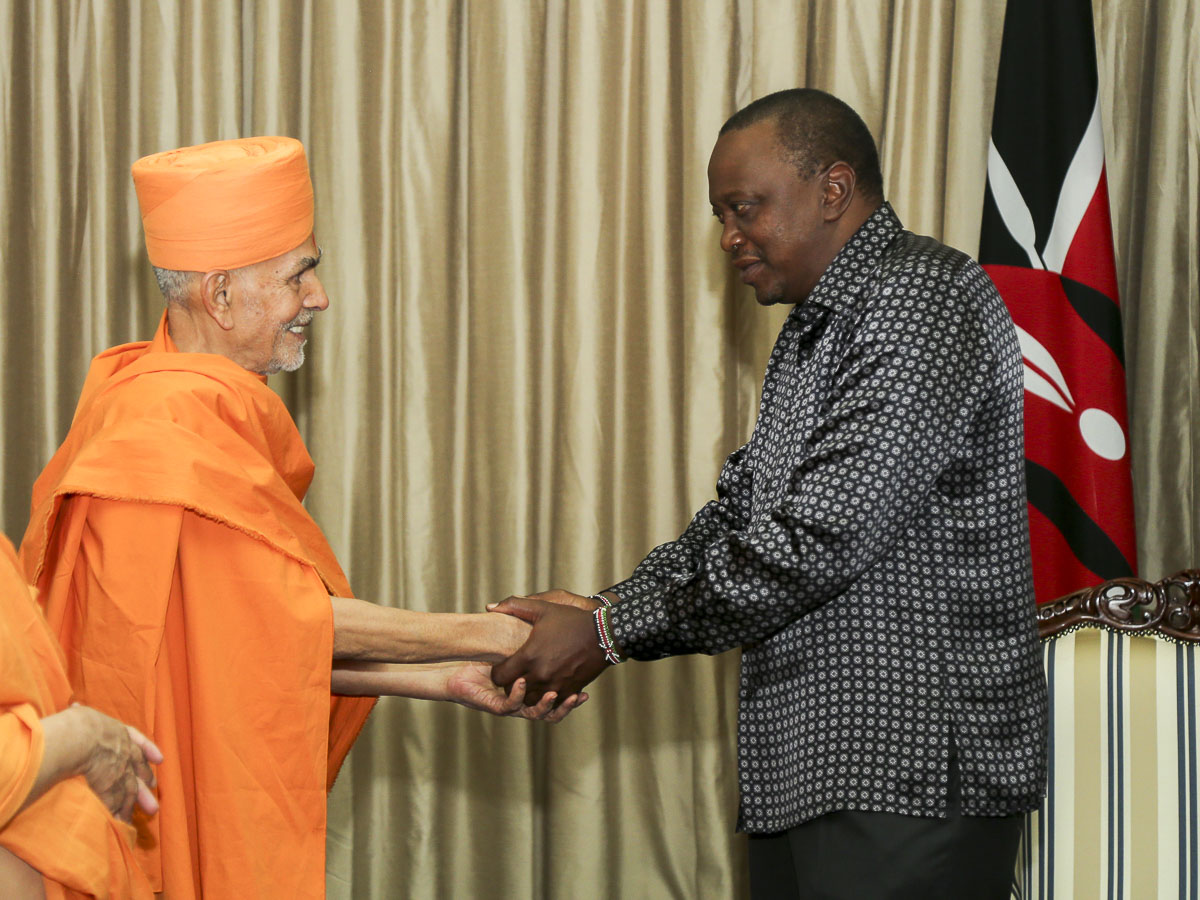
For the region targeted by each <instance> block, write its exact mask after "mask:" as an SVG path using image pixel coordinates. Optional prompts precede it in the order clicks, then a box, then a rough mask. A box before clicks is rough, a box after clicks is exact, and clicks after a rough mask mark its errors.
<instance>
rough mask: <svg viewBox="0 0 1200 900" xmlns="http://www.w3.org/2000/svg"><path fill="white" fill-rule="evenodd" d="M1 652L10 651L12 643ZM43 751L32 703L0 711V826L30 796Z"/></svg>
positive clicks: (40, 727)
mask: <svg viewBox="0 0 1200 900" xmlns="http://www.w3.org/2000/svg"><path fill="white" fill-rule="evenodd" d="M0 634H3V632H0ZM0 652H4V653H8V652H11V645H8V646H4V647H2V648H0ZM43 750H44V746H43V743H42V725H41V717H40V716H39V715H38V714H37V710H35V709H34V708H33V706H31V705H30V704H28V703H21V704H18V705H16V706H11V707H9V708H8V709H5V710H4V711H3V712H0V828H3V827H4V826H5V825H7V824H8V821H9V820H10V819H11V818H12V817H13V816H15V815H16V814H17V810H18V809H20V808H21V804H22V803H24V802H25V798H26V797H27V796H29V789H30V788H32V787H33V782H34V781H35V780H36V779H37V773H38V767H39V766H41V764H42V753H43Z"/></svg>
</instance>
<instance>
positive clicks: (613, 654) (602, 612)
mask: <svg viewBox="0 0 1200 900" xmlns="http://www.w3.org/2000/svg"><path fill="white" fill-rule="evenodd" d="M592 617H593V618H594V619H595V620H596V634H597V636H598V637H599V638H600V649H601V650H603V651H604V658H605V659H606V660H607V661H608V663H609V664H610V665H614V666H615V665H617V663H621V662H624V660H623V659H621V657H620V655H619V654H618V653H617V651H616V648H614V647H613V639H612V630H611V629H610V628H609V625H608V607H607V606H601V607H599V608H598V609H597V610H596V611H595V612H594V613H592Z"/></svg>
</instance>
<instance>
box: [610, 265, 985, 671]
mask: <svg viewBox="0 0 1200 900" xmlns="http://www.w3.org/2000/svg"><path fill="white" fill-rule="evenodd" d="M935 281H936V283H935ZM989 287H990V282H988V281H987V276H986V275H985V274H984V273H983V271H982V270H981V269H979V268H978V267H977V266H973V265H971V266H966V265H964V266H963V267H961V268H960V269H959V270H958V271H956V272H955V273H953V275H952V277H951V278H950V279H949V280H948V283H947V281H943V280H942V279H941V278H937V279H935V278H934V277H933V276H932V275H930V274H928V273H926V274H922V273H920V272H915V273H905V275H903V276H902V277H896V278H892V279H889V280H886V281H884V282H883V283H882V284H881V285H880V286H879V288H878V289H877V291H878V293H877V295H875V296H872V297H864V298H862V301H863V302H865V303H867V305H868V309H867V311H866V312H865V313H864V314H863V316H862V318H861V319H860V320H859V321H858V322H857V323H856V324H855V325H854V328H855V333H854V335H853V337H852V338H851V340H850V342H849V346H848V350H847V352H846V355H845V357H844V358H843V360H842V362H841V364H840V366H839V367H838V369H837V371H836V372H835V373H834V376H833V380H832V384H831V389H830V393H829V397H828V401H827V403H825V404H824V406H823V407H822V409H823V412H822V414H821V415H820V418H819V420H818V421H817V423H816V426H815V427H814V429H813V431H812V433H811V436H810V438H809V441H808V444H807V447H808V449H807V452H806V453H805V454H804V455H803V456H802V458H801V459H800V460H799V461H798V462H797V463H796V464H795V465H794V466H793V467H792V469H791V471H790V475H789V476H787V477H788V483H787V486H786V489H785V490H783V491H781V492H780V499H779V500H778V502H776V503H774V504H773V505H772V506H771V507H770V508H769V509H767V510H765V512H764V513H762V514H756V515H755V516H754V518H753V520H752V521H751V522H749V523H744V522H743V521H742V520H739V521H738V523H737V525H735V526H734V527H729V528H727V529H725V530H723V531H720V532H717V531H707V532H703V531H697V532H696V534H695V537H696V541H695V543H699V542H701V541H704V540H705V539H707V542H706V543H704V545H703V546H702V547H700V548H697V547H695V546H688V545H686V544H685V545H684V547H683V548H682V552H681V553H679V555H678V556H677V557H676V556H673V558H672V565H671V566H665V565H662V564H661V563H659V564H657V565H656V566H655V567H654V571H671V572H672V573H673V575H672V577H671V578H669V579H665V580H663V579H660V580H658V581H657V582H656V583H653V584H652V583H651V582H650V581H649V580H645V579H643V580H637V576H636V574H635V578H634V579H631V581H635V580H636V581H637V589H636V590H634V591H631V592H629V593H628V594H626V593H622V591H621V586H618V587H617V588H616V590H617V593H618V594H619V595H620V596H621V599H622V602H621V603H620V604H619V605H618V606H617V607H616V608H615V609H614V611H613V613H612V618H611V622H612V629H613V634H614V637H615V639H616V641H617V643H618V645H619V646H620V647H621V648H622V650H623V651H624V652H625V653H626V654H627V655H629V656H631V657H633V658H636V659H658V658H661V657H664V656H671V655H677V654H682V653H697V652H699V653H719V652H722V651H724V650H727V649H730V648H731V647H735V646H739V645H741V644H744V643H747V642H750V641H758V640H762V639H764V638H766V637H768V636H770V635H771V634H773V633H775V632H776V631H778V630H779V629H781V628H783V627H784V626H786V625H788V624H789V623H791V622H793V621H795V620H796V619H798V618H800V617H801V616H803V615H805V614H806V613H808V612H810V611H812V610H813V609H815V608H817V607H818V606H820V605H821V604H822V603H824V602H826V601H828V600H829V599H831V598H833V597H836V596H838V595H839V594H840V593H842V591H844V590H845V589H846V587H848V586H849V585H850V584H851V583H852V582H853V581H854V580H855V579H856V578H857V577H858V576H859V575H860V574H861V573H862V572H864V571H865V570H866V569H867V568H868V567H869V566H870V565H871V564H872V563H873V562H874V561H875V560H876V559H878V558H879V557H880V556H881V555H882V554H883V553H884V552H886V550H887V549H888V548H889V546H890V545H892V544H893V542H894V541H895V540H896V539H897V536H898V535H899V534H901V533H902V532H903V530H904V528H905V525H906V523H908V522H909V521H910V520H911V519H912V518H913V517H914V516H915V515H916V514H917V513H918V511H919V510H920V509H921V508H922V505H923V504H925V503H926V502H928V500H927V497H928V495H929V493H930V491H931V489H932V488H933V486H934V484H935V482H936V481H937V480H938V478H939V477H940V476H941V475H942V473H943V472H944V471H945V470H946V469H947V467H948V466H949V465H950V464H951V462H952V460H953V458H954V456H955V453H956V451H957V449H958V448H959V447H960V446H961V444H962V439H963V437H964V436H965V435H966V434H967V432H968V430H969V428H970V423H971V420H972V418H973V416H974V414H975V413H976V411H977V410H978V408H979V406H980V404H981V402H982V400H983V398H984V396H985V394H986V384H987V373H988V371H989V369H990V367H991V360H992V354H991V352H990V347H989V344H988V341H987V335H986V334H985V331H984V328H983V326H982V324H981V322H980V321H979V316H978V313H977V311H974V310H973V304H974V302H975V300H976V299H977V297H978V294H979V292H980V291H984V290H988V289H989ZM924 291H934V292H937V293H939V294H940V295H941V300H942V302H940V303H938V304H935V307H936V309H937V315H934V316H931V315H930V314H929V313H928V312H924V313H922V312H920V305H919V304H915V303H913V302H912V301H911V298H912V297H913V296H920V292H924ZM926 296H928V295H926ZM691 531H692V529H691V528H689V532H691ZM687 536H688V534H687V533H685V537H687ZM678 544H679V542H676V544H674V545H665V547H660V548H658V549H657V550H656V551H654V553H652V554H651V557H650V558H648V559H647V563H650V562H651V560H652V559H653V558H654V557H655V555H656V554H657V555H658V556H660V557H661V556H664V555H672V554H673V550H674V548H675V547H676V546H677V545H678ZM647 563H643V564H642V566H646V565H647ZM641 568H642V567H641V566H639V570H638V571H639V572H640V571H641Z"/></svg>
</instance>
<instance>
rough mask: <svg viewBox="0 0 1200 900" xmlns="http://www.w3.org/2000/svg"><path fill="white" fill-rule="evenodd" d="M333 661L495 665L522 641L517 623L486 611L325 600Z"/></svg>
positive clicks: (345, 598) (343, 598)
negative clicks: (330, 624) (426, 609)
mask: <svg viewBox="0 0 1200 900" xmlns="http://www.w3.org/2000/svg"><path fill="white" fill-rule="evenodd" d="M330 602H331V603H332V604H333V658H334V659H335V660H357V661H361V662H391V663H428V662H440V661H444V660H477V661H479V662H499V661H500V660H502V659H504V658H505V657H507V656H508V655H510V654H511V653H513V652H515V651H516V649H517V648H518V647H520V646H521V643H522V642H523V641H524V640H525V631H524V630H522V626H523V623H520V622H517V623H516V626H515V627H514V621H515V620H513V619H512V618H511V617H509V616H495V615H490V614H487V613H426V612H416V611H414V610H409V609H395V608H393V607H390V606H379V605H377V604H374V603H367V602H366V601H364V600H356V599H353V598H349V597H331V598H330Z"/></svg>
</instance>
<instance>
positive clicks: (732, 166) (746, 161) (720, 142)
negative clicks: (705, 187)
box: [708, 120, 791, 190]
mask: <svg viewBox="0 0 1200 900" xmlns="http://www.w3.org/2000/svg"><path fill="white" fill-rule="evenodd" d="M759 126H763V127H759ZM780 150H781V148H780V146H779V142H778V139H777V138H776V134H775V128H774V123H773V122H771V121H769V120H768V121H763V122H755V123H754V124H753V125H748V126H747V127H745V128H739V129H736V130H734V131H727V132H726V133H725V134H723V135H721V136H720V137H719V138H718V139H717V143H716V145H715V146H714V147H713V151H712V155H711V156H710V157H709V160H708V183H709V189H710V190H714V189H721V190H726V189H732V188H734V186H735V184H736V183H737V182H740V181H745V180H748V179H750V178H754V179H757V180H761V179H762V178H763V177H764V176H768V175H777V176H778V177H786V176H787V175H788V174H789V171H790V168H791V167H790V164H789V163H788V162H787V160H785V159H784V158H783V154H782V153H781V152H780Z"/></svg>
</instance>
